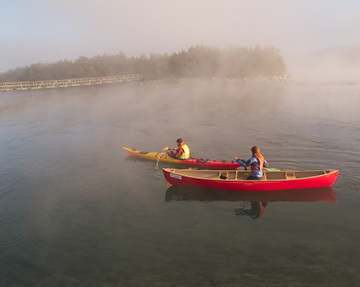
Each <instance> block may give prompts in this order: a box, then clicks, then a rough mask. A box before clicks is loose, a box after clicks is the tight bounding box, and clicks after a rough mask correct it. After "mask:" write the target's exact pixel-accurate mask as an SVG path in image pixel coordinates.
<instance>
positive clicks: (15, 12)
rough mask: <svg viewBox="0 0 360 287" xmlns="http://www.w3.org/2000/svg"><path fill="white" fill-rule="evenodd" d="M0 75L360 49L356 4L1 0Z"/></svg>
mask: <svg viewBox="0 0 360 287" xmlns="http://www.w3.org/2000/svg"><path fill="white" fill-rule="evenodd" d="M0 27H1V29H0V60H1V61H0V72H4V71H6V70H8V69H14V68H16V67H18V66H19V67H23V66H26V65H30V64H33V63H39V62H41V63H53V62H57V61H59V60H63V59H66V60H75V59H77V58H78V57H79V56H86V57H93V56H97V55H104V54H118V53H119V52H123V53H125V54H126V55H127V56H139V55H141V54H146V55H150V54H151V53H155V54H164V53H168V54H172V53H175V52H180V51H182V50H187V49H188V48H189V47H191V46H195V45H205V46H211V47H216V48H220V49H223V48H227V47H232V46H246V47H254V46H255V45H257V44H259V45H262V46H265V45H271V46H274V47H276V48H278V49H279V50H280V52H281V54H282V55H283V56H284V58H285V60H286V58H287V57H290V56H294V55H295V56H296V55H297V54H303V53H308V52H311V51H316V50H320V49H326V48H333V47H339V46H349V45H360V34H359V30H360V1H358V0H181V1H174V0H1V9H0Z"/></svg>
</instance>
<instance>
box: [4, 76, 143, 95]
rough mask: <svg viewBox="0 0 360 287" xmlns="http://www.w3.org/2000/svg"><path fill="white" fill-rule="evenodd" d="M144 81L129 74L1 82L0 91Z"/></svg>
mask: <svg viewBox="0 0 360 287" xmlns="http://www.w3.org/2000/svg"><path fill="white" fill-rule="evenodd" d="M145 79H147V76H145V75H143V74H130V75H121V76H106V77H95V78H78V79H64V80H48V81H27V82H2V83H1V82H0V91H1V92H6V91H11V90H28V89H49V88H66V87H77V86H89V85H101V84H111V83H121V82H130V81H140V80H145Z"/></svg>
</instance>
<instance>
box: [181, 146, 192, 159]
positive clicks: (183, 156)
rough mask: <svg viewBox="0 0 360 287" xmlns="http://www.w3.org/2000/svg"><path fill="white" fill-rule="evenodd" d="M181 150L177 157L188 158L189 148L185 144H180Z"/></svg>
mask: <svg viewBox="0 0 360 287" xmlns="http://www.w3.org/2000/svg"><path fill="white" fill-rule="evenodd" d="M181 148H182V149H183V152H182V153H181V154H180V156H179V159H188V158H190V149H189V147H188V146H187V145H186V144H183V145H182V146H181Z"/></svg>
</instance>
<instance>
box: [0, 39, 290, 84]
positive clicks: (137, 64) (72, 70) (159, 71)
mask: <svg viewBox="0 0 360 287" xmlns="http://www.w3.org/2000/svg"><path fill="white" fill-rule="evenodd" d="M285 72H286V66H285V62H284V60H283V58H282V56H281V55H280V52H279V50H278V49H275V48H274V47H272V46H267V47H260V46H259V45H257V46H255V47H254V48H248V47H233V48H228V49H222V50H220V49H218V48H213V47H205V46H202V45H200V46H192V47H190V48H189V49H188V50H184V51H181V52H179V53H173V54H171V55H168V54H163V55H159V54H150V56H146V55H145V54H142V55H140V56H139V57H127V56H126V55H125V54H124V53H122V52H120V53H119V54H117V55H103V56H95V57H92V58H87V57H84V56H81V57H79V58H78V59H76V60H75V61H69V60H60V61H58V62H56V63H52V64H43V63H37V64H32V65H30V66H25V67H18V68H16V69H13V70H9V71H7V72H4V73H1V74H0V81H1V82H16V81H39V80H58V79H73V78H86V77H103V76H115V75H124V74H133V73H142V74H149V75H151V76H152V77H153V78H194V77H196V78H209V77H220V78H241V77H272V76H283V75H285Z"/></svg>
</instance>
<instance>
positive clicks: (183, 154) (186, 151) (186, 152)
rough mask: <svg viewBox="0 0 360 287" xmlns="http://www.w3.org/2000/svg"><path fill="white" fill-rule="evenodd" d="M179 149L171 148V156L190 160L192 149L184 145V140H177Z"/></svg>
mask: <svg viewBox="0 0 360 287" xmlns="http://www.w3.org/2000/svg"><path fill="white" fill-rule="evenodd" d="M176 143H177V145H178V147H177V148H176V149H173V148H170V151H169V153H168V154H169V156H171V157H172V158H177V159H189V158H190V148H189V147H188V146H187V145H186V144H185V143H184V140H183V139H182V138H178V139H177V140H176Z"/></svg>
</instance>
